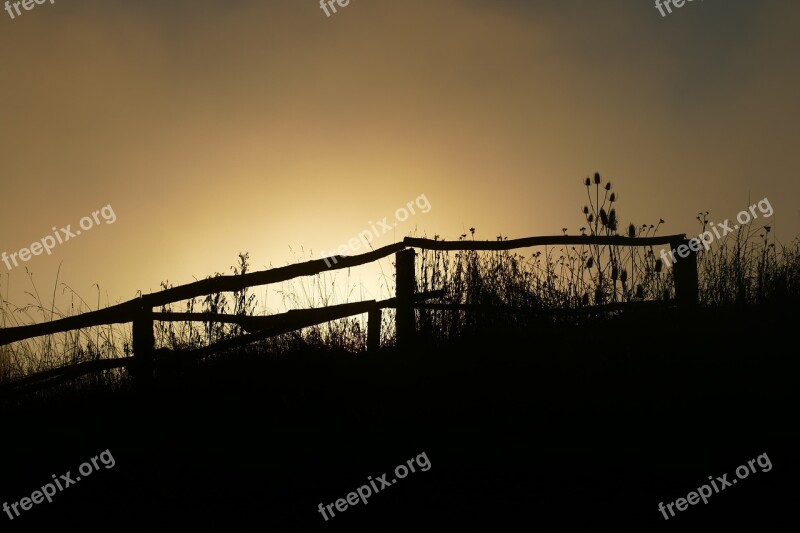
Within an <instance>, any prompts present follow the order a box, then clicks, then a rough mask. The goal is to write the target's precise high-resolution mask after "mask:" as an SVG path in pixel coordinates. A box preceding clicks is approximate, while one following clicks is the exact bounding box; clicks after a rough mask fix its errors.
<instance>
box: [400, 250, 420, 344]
mask: <svg viewBox="0 0 800 533" xmlns="http://www.w3.org/2000/svg"><path fill="white" fill-rule="evenodd" d="M416 255H417V253H416V252H415V251H414V250H413V249H408V250H403V251H401V252H397V254H396V255H395V259H396V261H395V273H396V278H397V280H396V282H397V287H396V289H395V295H396V296H397V318H396V320H397V346H398V347H399V348H407V347H408V346H409V345H410V344H412V343H413V342H414V334H415V332H416V324H415V319H414V292H415V291H416V275H415V273H414V258H415V257H416Z"/></svg>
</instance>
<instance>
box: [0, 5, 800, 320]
mask: <svg viewBox="0 0 800 533" xmlns="http://www.w3.org/2000/svg"><path fill="white" fill-rule="evenodd" d="M10 9H12V10H13V6H12V7H11V8H10ZM798 16H800V5H798V4H797V3H795V2H789V1H787V0H760V1H758V2H756V1H734V0H725V1H722V0H705V1H694V2H687V3H686V4H685V5H684V6H683V7H681V8H679V9H678V8H673V12H672V13H671V14H667V15H666V16H662V15H661V14H660V13H659V11H658V10H657V9H656V8H655V6H654V5H653V2H649V1H644V0H642V1H638V2H632V1H630V0H624V1H623V0H618V1H616V0H614V1H612V0H607V1H604V2H589V1H577V0H543V1H523V0H494V1H491V2H488V1H476V0H435V1H430V0H425V1H423V0H404V1H402V2H400V1H380V2H378V1H367V0H351V1H350V2H349V4H348V5H347V6H345V7H337V11H336V13H330V16H326V14H325V11H323V10H322V9H320V5H319V3H318V2H317V1H316V0H269V1H266V0H264V1H255V0H224V1H223V0H192V1H185V0H171V1H170V2H163V1H155V0H137V2H123V1H110V0H105V1H102V2H101V1H95V0H55V1H54V2H53V3H50V2H45V3H44V4H42V5H35V4H34V7H33V9H31V10H30V11H25V10H22V11H21V14H20V15H15V17H14V18H13V19H12V18H11V16H10V15H9V14H8V13H7V12H6V11H0V50H2V53H0V72H2V83H0V102H1V103H2V114H0V180H2V181H1V182H0V183H1V184H2V189H1V190H2V192H0V195H1V196H2V198H3V200H4V201H3V202H2V209H0V252H6V253H7V254H12V253H14V252H19V251H20V250H21V249H23V248H27V247H30V246H31V244H32V243H34V242H37V241H38V242H42V239H44V238H45V237H47V236H53V235H54V234H58V235H59V236H63V235H65V234H62V233H61V230H59V229H58V228H62V227H64V228H66V226H67V225H68V224H69V225H71V229H72V231H73V232H75V231H76V229H80V227H79V226H80V224H79V221H81V219H82V218H83V217H86V216H88V217H90V220H89V222H88V223H86V224H87V225H92V226H93V227H91V229H89V230H86V231H82V233H81V234H80V235H75V236H74V237H71V238H70V239H69V240H68V241H65V242H62V243H60V244H57V245H55V246H54V247H51V248H52V249H51V250H50V252H51V253H50V254H49V255H48V254H47V253H44V252H41V250H40V252H41V253H40V254H39V255H36V256H33V255H31V256H30V257H29V260H28V261H21V260H19V265H18V266H16V267H14V265H13V263H12V264H11V266H12V268H11V269H10V270H9V268H8V267H7V266H6V265H4V264H2V263H0V294H1V295H2V297H3V298H6V299H7V300H8V301H11V302H14V304H16V305H25V304H27V303H30V302H31V301H32V299H33V297H32V296H31V295H29V294H26V291H27V292H30V291H31V290H32V289H31V285H30V282H29V281H28V278H27V276H28V274H26V272H25V269H26V268H27V269H28V270H29V271H30V272H32V273H33V276H34V279H35V283H36V287H37V290H38V291H39V292H40V293H48V292H53V289H54V286H55V283H56V279H58V282H59V283H66V284H68V285H69V286H70V287H71V288H72V289H73V290H74V291H75V292H76V293H77V294H79V295H81V296H82V297H83V298H85V299H86V300H88V301H92V302H93V301H95V300H96V299H97V296H98V289H97V287H99V288H100V291H99V292H100V294H101V300H102V302H103V303H105V302H108V303H115V302H119V301H124V300H127V299H130V298H132V297H134V296H135V295H136V293H137V291H143V292H145V293H147V292H151V291H155V290H158V289H159V284H160V283H161V282H162V281H167V280H168V281H169V282H171V283H174V284H176V285H177V284H182V283H186V282H191V281H193V280H194V279H202V278H204V277H206V276H209V275H212V274H214V273H215V272H222V273H230V267H231V266H232V265H233V264H234V263H235V262H236V259H237V254H239V253H240V252H249V254H250V261H251V265H252V268H253V269H256V270H260V269H264V268H267V267H269V266H283V265H286V264H292V263H296V262H299V261H302V260H307V259H309V258H312V257H314V258H318V257H320V253H321V252H323V251H332V250H335V249H336V248H337V247H339V246H340V245H343V244H345V243H347V242H348V241H349V240H350V239H351V238H353V237H356V236H357V235H358V234H359V233H360V232H362V231H363V230H365V229H367V228H369V227H370V226H371V224H373V223H375V222H376V221H379V220H382V219H384V218H387V220H388V222H389V224H390V225H392V230H391V231H387V232H386V233H385V234H381V235H380V236H378V237H376V238H375V239H374V242H373V246H375V247H378V246H383V245H386V244H391V243H392V242H396V241H398V240H400V239H402V237H404V236H406V235H409V234H412V233H414V234H416V235H418V236H423V235H427V236H429V237H432V236H433V235H439V236H441V237H443V238H448V239H457V238H458V236H459V235H461V234H463V233H467V232H468V228H471V227H474V228H476V233H475V238H476V239H488V240H494V239H495V238H496V236H497V235H500V234H502V235H504V236H509V237H510V238H515V237H526V236H533V235H557V234H561V229H562V228H565V227H566V228H568V232H569V233H571V234H577V233H579V231H578V229H579V228H580V227H581V226H582V225H583V224H582V222H583V219H582V214H581V209H582V207H583V205H584V204H585V203H586V202H585V190H584V187H583V185H582V180H583V179H584V178H585V177H586V176H589V175H592V174H593V173H594V172H600V173H601V175H602V176H603V177H604V178H607V179H609V180H610V181H611V182H612V183H613V186H614V190H615V191H616V192H617V194H618V195H619V202H618V214H619V217H620V219H621V221H622V222H623V224H624V225H625V226H627V223H628V222H634V223H636V224H642V223H656V222H658V220H659V218H663V219H664V220H665V221H666V223H665V225H663V226H662V228H661V230H660V233H662V234H677V233H687V234H690V235H695V234H697V233H698V232H699V225H698V222H697V221H696V220H695V217H696V216H697V213H698V212H700V211H710V212H711V215H710V217H711V218H712V219H713V220H720V221H721V220H722V219H726V218H730V219H733V218H734V217H735V216H736V214H737V213H738V212H739V211H741V210H742V209H746V208H747V207H748V206H749V205H752V204H753V203H755V202H757V201H758V200H761V199H763V198H768V199H769V201H770V203H771V206H772V207H773V208H774V215H773V216H772V217H771V218H770V219H769V220H768V221H766V222H768V223H770V224H771V226H772V227H773V228H774V231H775V234H776V235H777V237H778V239H780V240H781V241H783V242H785V243H789V242H790V241H792V240H793V239H795V238H796V237H797V236H798V234H800V208H798V205H797V199H798V193H799V192H800V180H798V174H797V170H796V163H795V161H794V157H793V156H794V155H795V151H796V147H797V146H798V145H800V129H799V128H798V127H797V124H798V123H800V104H798V99H797V95H798V94H800V72H799V71H798V68H797V65H800V57H799V56H800V34H798V32H797V31H796V27H795V21H796V20H797V19H798ZM421 195H424V198H425V199H426V202H427V205H428V206H429V209H427V212H425V213H423V212H422V210H421V209H417V213H416V214H414V215H411V216H409V218H408V220H405V221H402V222H398V221H396V220H395V214H396V210H397V209H398V208H401V207H403V206H406V205H407V204H408V202H413V201H415V200H417V199H419V198H420V197H421ZM418 205H419V204H418ZM104 207H106V211H105V213H106V214H107V215H110V213H111V212H112V211H113V214H114V217H111V216H108V217H107V218H103V216H104V215H103V214H102V213H103V212H101V213H99V214H98V215H97V216H96V218H95V220H94V222H92V220H91V217H92V213H96V212H98V211H101V209H103V208H104ZM111 218H113V219H114V220H113V223H107V222H108V220H107V219H111ZM393 221H395V222H398V224H397V226H396V227H394V226H393V224H392V223H393ZM761 222H762V221H761V220H759V221H756V222H753V224H756V223H761ZM53 227H55V228H56V230H53V229H52V228H53ZM54 238H55V237H54ZM533 251H535V250H529V251H528V252H530V253H532V252H533ZM331 253H333V252H331ZM356 253H358V252H356ZM388 264H389V265H390V263H388ZM57 273H58V274H57ZM390 274H391V272H390V271H389V272H388V275H390ZM57 275H58V278H56V276H57ZM353 276H354V277H353V278H342V279H343V281H347V282H351V281H352V280H353V279H360V278H357V276H356V275H355V274H353ZM374 277H375V275H374V273H370V274H369V276H367V277H365V278H363V279H361V282H362V283H366V284H367V286H368V289H367V293H369V294H373V295H374V294H375V293H377V291H378V290H379V289H377V288H375V286H374ZM367 278H369V280H372V281H369V280H368V279H367ZM57 292H61V289H60V288H59V289H58V291H57ZM48 298H49V296H48V297H45V298H43V299H44V300H47V299H48ZM270 298H272V296H270ZM356 299H360V298H356ZM92 306H93V307H95V306H96V302H95V303H94V304H92Z"/></svg>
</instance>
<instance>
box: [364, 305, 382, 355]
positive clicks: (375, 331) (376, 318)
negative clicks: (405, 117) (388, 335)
mask: <svg viewBox="0 0 800 533" xmlns="http://www.w3.org/2000/svg"><path fill="white" fill-rule="evenodd" d="M381 314H382V313H381V310H380V308H378V307H376V308H374V309H370V310H369V314H368V315H367V352H377V351H378V350H380V349H381Z"/></svg>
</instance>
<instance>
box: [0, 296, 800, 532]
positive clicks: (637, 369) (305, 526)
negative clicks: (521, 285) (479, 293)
mask: <svg viewBox="0 0 800 533" xmlns="http://www.w3.org/2000/svg"><path fill="white" fill-rule="evenodd" d="M794 322H795V321H794V319H793V315H792V314H790V313H787V312H785V311H784V309H782V308H777V307H772V308H758V307H746V308H742V307H740V308H718V309H713V310H701V309H698V310H696V311H693V312H688V311H677V310H670V311H664V312H660V313H657V314H648V315H644V314H642V313H638V312H633V313H623V314H622V315H620V316H617V317H614V318H607V319H597V320H594V321H590V322H587V323H582V324H580V325H570V324H569V323H566V322H564V323H561V324H551V325H544V324H543V325H541V327H537V328H534V329H530V330H528V331H527V332H523V333H520V332H516V333H511V332H509V331H503V329H502V328H500V327H497V328H496V329H495V330H494V331H482V332H481V333H480V334H474V335H465V336H463V337H462V338H460V339H457V340H450V341H448V342H447V343H445V344H443V345H437V346H434V345H433V344H427V343H424V344H421V345H418V346H414V347H412V348H409V349H408V350H404V351H400V350H397V349H384V350H382V351H380V352H378V353H373V354H363V355H357V356H354V355H352V354H349V353H345V352H341V351H335V350H326V349H321V348H316V349H315V348H306V349H303V350H300V351H297V352H295V353H289V354H285V355H282V356H264V355H261V354H254V353H245V352H241V353H237V354H229V355H227V356H226V357H223V358H220V359H218V360H216V361H213V362H209V363H205V364H199V365H191V366H184V367H175V368H172V369H169V370H164V371H162V372H161V373H160V374H159V375H158V376H157V377H156V380H155V381H154V383H153V384H152V387H150V388H147V389H141V388H138V387H134V386H133V385H131V384H123V385H122V386H121V387H120V388H118V389H116V390H115V389H113V388H112V387H111V386H109V385H103V384H100V385H91V384H87V385H86V386H83V387H72V388H66V389H60V390H54V391H51V392H49V393H43V394H38V395H30V396H27V397H23V398H21V399H17V400H13V401H12V400H7V401H6V402H5V403H4V404H3V411H2V413H1V414H2V428H3V429H2V434H3V452H4V453H3V459H2V470H0V471H1V472H2V485H1V486H2V492H1V493H0V502H2V501H7V502H12V501H17V500H19V499H20V498H22V497H24V496H30V494H31V492H32V491H34V490H36V489H37V488H38V487H40V486H41V485H43V484H44V483H47V482H48V481H49V480H50V479H51V474H59V473H62V472H65V471H67V470H72V471H75V470H77V467H78V465H79V464H80V463H81V462H83V461H85V460H87V459H88V458H89V457H92V456H94V455H96V454H98V453H99V452H100V451H102V450H105V449H109V450H110V451H111V453H113V456H114V458H115V460H116V465H115V466H114V468H113V469H109V470H103V471H101V472H100V473H95V474H94V475H93V476H92V477H91V478H90V479H87V480H85V481H81V482H80V483H78V484H76V485H75V486H73V487H70V489H69V490H67V491H64V492H63V493H59V494H58V496H57V497H56V498H55V499H54V502H53V503H52V504H47V503H45V504H40V505H36V506H34V508H33V509H32V510H30V511H27V512H25V513H24V514H23V516H21V517H19V518H16V519H15V520H13V521H8V522H6V520H8V518H7V517H5V515H0V520H2V521H3V523H4V526H5V528H4V529H5V530H7V531H41V530H44V529H45V528H51V527H66V525H67V524H69V525H70V527H71V528H73V529H84V530H86V531H93V530H100V529H104V530H114V531H144V530H147V531H162V530H173V529H180V530H189V529H199V530H209V531H211V530H214V531H219V530H226V531H241V530H250V529H253V528H258V529H264V530H267V531H327V530H337V531H339V530H341V531H345V530H346V531H383V530H386V531H434V530H444V531H450V530H458V531H487V530H491V531H493V530H498V531H503V530H514V531H587V530H593V529H597V528H600V527H602V528H605V527H606V526H609V527H610V528H613V529H615V530H621V531H659V530H668V529H674V528H679V529H680V530H688V531H691V530H699V529H701V528H708V529H709V530H721V529H723V528H724V529H725V530H730V531H736V530H742V528H746V527H748V526H751V525H758V528H759V529H758V530H760V531H779V530H781V529H780V526H778V525H777V524H779V523H781V522H780V521H781V520H790V521H789V522H786V523H791V520H793V513H794V511H793V509H794V508H795V503H796V501H797V496H798V489H797V488H796V487H797V479H798V478H797V473H798V469H797V450H798V438H797V436H796V429H795V421H796V419H797V410H796V405H798V402H797V386H796V376H797V375H798V374H797V371H798V362H797V357H796V353H795V352H796V349H795V345H794V343H793V340H794V338H793V337H794V335H793V327H794ZM422 452H425V453H426V454H427V457H428V458H429V460H430V463H431V468H430V470H428V471H427V472H417V473H415V474H413V475H409V476H408V477H407V478H406V479H404V480H402V482H398V483H397V484H396V485H392V486H391V487H390V488H386V489H384V491H382V492H379V493H378V494H375V495H373V496H372V497H371V498H370V499H369V503H368V504H367V505H363V504H360V505H356V506H354V507H352V508H349V509H347V511H345V512H343V513H337V516H335V517H334V518H332V519H330V520H329V521H327V522H326V521H325V520H324V519H323V518H322V516H321V515H320V513H319V512H318V510H317V506H318V504H320V503H323V504H330V503H333V502H335V501H336V500H337V499H339V498H343V497H346V495H347V494H348V493H350V492H352V491H355V490H356V489H357V488H358V487H359V486H361V485H364V484H365V483H367V478H368V476H372V478H373V479H374V478H375V477H376V476H379V475H381V474H383V473H384V472H391V471H392V470H393V469H394V467H395V466H396V465H398V464H401V463H404V462H405V461H406V460H407V459H409V458H412V457H416V456H417V455H418V454H420V453H422ZM763 453H766V454H768V456H769V458H770V460H771V463H772V465H773V468H772V470H771V471H769V472H760V471H759V472H758V473H756V474H752V475H751V476H750V477H748V478H747V479H746V480H741V481H740V482H739V483H738V484H737V485H735V486H733V487H732V488H729V489H727V490H725V491H723V492H721V493H719V494H715V495H714V496H713V497H711V498H710V500H709V503H708V504H707V505H703V504H702V503H701V504H699V505H695V506H690V507H689V508H688V509H687V510H686V511H684V512H680V513H677V516H676V517H674V518H671V519H670V520H669V521H665V520H664V518H663V516H662V515H661V513H660V512H659V511H658V509H657V505H658V503H659V502H664V503H667V502H673V501H675V500H676V499H677V498H680V497H686V495H687V493H689V492H690V491H693V490H696V488H697V487H698V486H699V485H702V484H703V483H706V482H707V479H708V476H712V475H713V476H721V475H723V474H724V473H728V477H729V478H731V477H732V473H733V472H734V470H735V469H736V467H737V466H739V465H741V464H745V463H746V462H747V461H748V460H751V459H753V458H755V457H756V456H758V455H760V454H763ZM734 477H735V476H734ZM73 525H74V526H73ZM588 528H591V529H588Z"/></svg>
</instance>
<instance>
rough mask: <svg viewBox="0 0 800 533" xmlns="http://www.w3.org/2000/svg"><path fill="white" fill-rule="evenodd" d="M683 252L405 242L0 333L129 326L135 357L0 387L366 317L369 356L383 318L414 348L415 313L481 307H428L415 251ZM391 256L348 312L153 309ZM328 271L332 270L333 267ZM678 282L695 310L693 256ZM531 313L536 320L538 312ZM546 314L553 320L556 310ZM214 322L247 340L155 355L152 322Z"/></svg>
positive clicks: (145, 370)
mask: <svg viewBox="0 0 800 533" xmlns="http://www.w3.org/2000/svg"><path fill="white" fill-rule="evenodd" d="M682 244H688V241H687V240H686V237H685V236H684V235H671V236H663V237H635V238H631V237H621V236H587V235H581V236H568V235H560V236H549V237H528V238H523V239H513V240H503V241H499V240H498V241H439V240H431V239H420V238H411V237H407V238H405V239H404V240H403V242H400V243H395V244H390V245H388V246H384V247H382V248H378V249H377V250H374V251H372V252H368V253H365V254H361V255H357V256H335V257H334V258H333V259H331V258H327V262H328V263H329V264H326V260H325V259H317V260H312V261H307V262H304V263H300V264H297V265H290V266H286V267H280V268H274V269H270V270H266V271H262V272H253V273H249V274H240V275H232V276H218V277H214V278H208V279H204V280H201V281H196V282H194V283H189V284H186V285H181V286H179V287H172V288H169V289H165V290H163V291H160V292H157V293H153V294H147V295H142V296H141V297H139V298H135V299H133V300H130V301H128V302H125V303H121V304H118V305H114V306H111V307H108V308H106V309H102V310H99V311H91V312H88V313H83V314H81V315H76V316H72V317H67V318H62V319H59V320H54V321H52V322H47V323H44V324H32V325H28V326H18V327H12V328H5V329H0V346H4V345H7V344H11V343H13V342H19V341H22V340H26V339H31V338H34V337H39V336H43V335H52V334H55V333H62V332H65V331H72V330H77V329H83V328H88V327H94V326H103V325H110V324H125V323H132V325H133V328H132V329H133V334H132V341H133V357H123V358H117V359H102V360H97V361H90V362H86V363H79V364H75V365H70V366H66V367H62V368H57V369H52V370H47V371H45V372H40V373H37V374H35V375H32V376H27V377H24V378H22V379H18V380H15V381H13V382H11V383H8V384H5V385H4V387H3V388H4V389H6V390H15V389H20V388H25V387H28V386H33V385H36V386H39V385H49V384H52V383H56V382H61V381H65V380H69V379H74V378H76V377H80V376H82V375H85V374H88V373H92V372H97V371H100V370H110V369H114V368H122V367H126V368H128V370H129V371H130V372H131V374H132V375H134V376H135V377H137V379H141V380H143V381H146V380H147V379H149V377H151V376H152V371H153V367H154V363H155V359H156V358H157V357H178V356H180V357H190V358H193V357H194V358H196V357H202V356H205V355H210V354H213V353H218V352H220V351H223V350H228V349H231V348H237V347H241V346H245V345H247V344H250V343H253V342H256V341H259V340H263V339H267V338H270V337H273V336H276V335H281V334H284V333H288V332H291V331H296V330H299V329H303V328H307V327H311V326H315V325H318V324H322V323H325V322H330V321H333V320H337V319H341V318H346V317H350V316H354V315H359V314H364V313H366V314H367V315H368V317H367V349H368V351H375V350H377V349H379V348H380V335H381V319H382V310H383V309H386V308H395V309H396V317H395V320H396V323H395V324H396V335H397V336H396V340H397V345H398V347H401V348H404V347H407V346H408V345H409V344H410V343H412V342H413V339H414V336H415V334H416V319H415V309H421V308H424V309H459V310H468V309H473V310H480V309H481V307H482V306H469V305H459V304H435V303H433V304H431V303H426V302H427V300H430V299H433V298H439V297H441V296H442V295H443V291H432V292H427V293H417V291H416V274H415V257H416V252H415V250H414V248H419V249H422V250H439V251H463V250H475V251H492V250H496V251H498V250H513V249H518V248H527V247H533V246H558V245H599V246H629V247H634V246H657V245H669V246H670V247H671V248H673V249H677V248H678V247H679V246H680V245H682ZM392 254H396V261H395V269H396V289H395V297H394V298H390V299H388V300H383V301H375V300H369V301H363V302H356V303H349V304H341V305H333V306H328V307H323V308H317V309H302V310H294V311H288V312H286V313H281V314H277V315H270V316H242V315H229V314H214V313H172V312H167V313H161V312H155V311H154V309H155V308H156V307H160V306H165V305H168V304H171V303H175V302H180V301H183V300H189V299H192V298H198V297H202V296H207V295H210V294H216V293H220V292H236V291H241V290H244V289H246V288H249V287H255V286H260V285H269V284H274V283H280V282H283V281H288V280H291V279H294V278H297V277H301V276H312V275H316V274H320V273H322V272H326V271H329V270H338V269H343V268H350V267H355V266H360V265H365V264H368V263H372V262H374V261H377V260H379V259H382V258H384V257H387V256H389V255H392ZM330 263H332V264H330ZM673 277H674V282H675V303H676V304H677V305H678V306H682V307H693V306H696V305H697V304H698V279H697V256H696V253H695V252H694V251H691V250H690V254H689V256H688V257H686V258H681V259H680V260H679V261H677V262H676V263H675V264H674V265H673ZM634 303H635V302H630V303H624V304H611V305H604V306H594V307H592V308H591V309H594V310H598V309H612V308H620V309H621V308H624V307H626V306H631V305H632V304H634ZM493 310H494V311H498V310H500V311H504V312H511V313H529V312H532V310H530V309H523V308H513V307H509V308H507V309H506V308H493ZM536 312H539V313H541V310H538V311H536ZM547 312H552V313H557V312H558V311H557V310H549V311H547ZM155 321H162V322H175V321H180V322H183V321H190V322H191V321H193V322H215V323H230V324H237V325H238V326H240V327H241V328H242V329H243V330H244V331H245V332H246V334H245V335H241V336H239V337H234V338H228V339H224V340H221V341H218V342H216V343H214V344H210V345H208V346H204V347H202V348H198V349H195V350H191V351H188V352H183V353H181V354H174V353H173V352H169V351H166V352H161V351H160V352H159V353H158V354H156V350H155V336H154V329H153V326H154V322H155Z"/></svg>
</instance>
